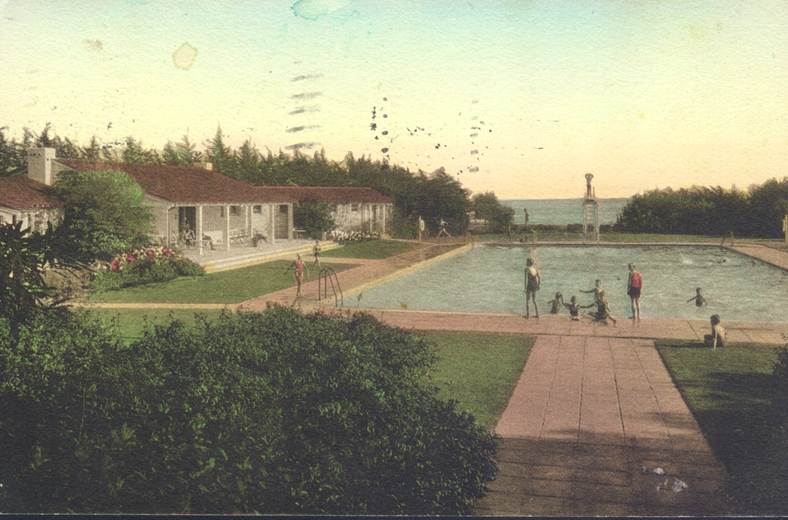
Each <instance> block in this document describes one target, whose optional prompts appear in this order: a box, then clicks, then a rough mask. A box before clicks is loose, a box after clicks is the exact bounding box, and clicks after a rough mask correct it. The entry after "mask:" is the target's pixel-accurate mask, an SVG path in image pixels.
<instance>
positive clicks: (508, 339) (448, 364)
mask: <svg viewBox="0 0 788 520" xmlns="http://www.w3.org/2000/svg"><path fill="white" fill-rule="evenodd" d="M416 334H418V335H419V336H422V337H424V338H426V339H427V340H428V341H431V342H433V343H435V344H436V345H437V346H438V356H439V358H440V360H439V361H438V363H437V365H436V372H435V373H434V374H433V380H434V382H435V383H436V385H437V386H438V387H439V388H440V392H441V393H440V395H441V397H443V398H445V399H456V400H457V401H458V402H459V407H460V409H462V410H464V411H467V412H470V413H471V414H472V415H473V416H474V417H476V420H477V421H478V422H479V424H481V425H482V426H483V427H484V428H487V429H491V428H493V427H494V426H495V425H496V424H497V423H498V419H499V418H500V416H501V414H502V413H503V410H504V408H505V407H506V403H507V402H508V401H509V398H510V397H511V396H512V391H513V390H514V387H515V385H516V384H517V380H518V379H519V377H520V374H521V373H522V371H523V367H524V366H525V361H526V360H527V359H528V354H529V353H530V352H531V347H532V346H533V344H534V338H529V337H524V336H518V335H513V334H485V333H471V332H434V331H418V332H416Z"/></svg>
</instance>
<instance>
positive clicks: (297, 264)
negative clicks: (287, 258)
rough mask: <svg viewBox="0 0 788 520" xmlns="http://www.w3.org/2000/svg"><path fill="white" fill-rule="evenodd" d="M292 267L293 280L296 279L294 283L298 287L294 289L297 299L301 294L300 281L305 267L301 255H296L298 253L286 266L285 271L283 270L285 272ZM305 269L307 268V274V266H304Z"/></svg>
mask: <svg viewBox="0 0 788 520" xmlns="http://www.w3.org/2000/svg"><path fill="white" fill-rule="evenodd" d="M293 268H295V280H296V284H298V289H297V290H296V300H297V299H299V298H301V297H302V296H301V282H302V281H303V277H304V269H305V268H306V266H305V265H304V261H303V260H301V255H298V254H297V255H296V259H295V260H294V261H293V263H292V264H290V267H288V268H287V271H285V274H287V273H289V272H290V269H293ZM306 269H307V274H309V269H308V268H306Z"/></svg>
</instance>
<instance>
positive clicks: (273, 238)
mask: <svg viewBox="0 0 788 520" xmlns="http://www.w3.org/2000/svg"><path fill="white" fill-rule="evenodd" d="M274 208H276V209H279V206H278V205H277V204H274V203H271V204H269V205H268V213H269V217H270V218H269V219H268V220H269V223H270V225H271V227H270V228H269V233H268V235H269V236H268V240H269V242H271V243H272V244H273V243H274V242H276V227H275V226H276V224H275V222H274V217H275V216H276V215H275V214H274Z"/></svg>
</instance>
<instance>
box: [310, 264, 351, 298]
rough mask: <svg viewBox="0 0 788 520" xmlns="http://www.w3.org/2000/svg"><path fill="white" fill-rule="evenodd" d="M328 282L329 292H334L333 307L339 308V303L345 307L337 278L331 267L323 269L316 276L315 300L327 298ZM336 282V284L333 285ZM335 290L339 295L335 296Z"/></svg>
mask: <svg viewBox="0 0 788 520" xmlns="http://www.w3.org/2000/svg"><path fill="white" fill-rule="evenodd" d="M328 282H331V290H332V291H333V292H334V307H339V302H340V301H341V302H342V306H343V307H344V306H345V297H344V296H343V294H342V287H341V286H340V285H339V278H337V273H336V271H334V268H333V267H324V268H322V269H321V270H320V273H319V274H318V276H317V299H318V300H322V299H323V298H328ZM334 282H336V284H335V283H334ZM337 289H338V290H339V295H337Z"/></svg>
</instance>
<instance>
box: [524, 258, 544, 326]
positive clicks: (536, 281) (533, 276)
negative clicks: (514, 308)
mask: <svg viewBox="0 0 788 520" xmlns="http://www.w3.org/2000/svg"><path fill="white" fill-rule="evenodd" d="M541 284H542V279H541V277H540V276H539V271H538V270H537V269H536V267H534V261H533V260H531V259H530V258H529V259H528V260H526V261H525V317H526V318H529V317H530V316H531V310H530V309H529V307H528V300H529V299H530V300H532V301H533V302H534V311H535V312H536V317H537V318H538V317H539V307H537V306H536V291H538V290H539V286H540V285H541Z"/></svg>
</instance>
